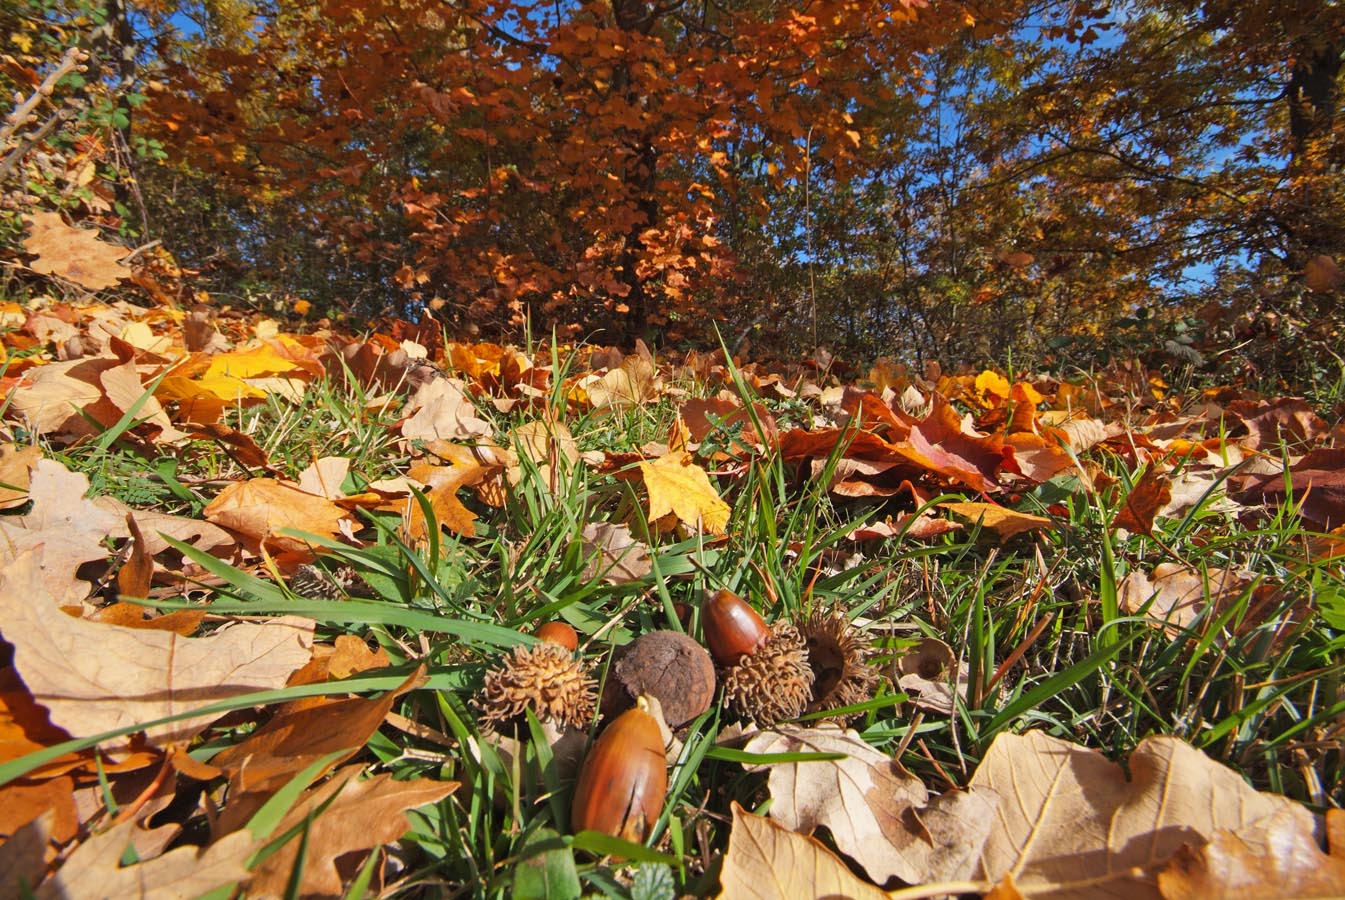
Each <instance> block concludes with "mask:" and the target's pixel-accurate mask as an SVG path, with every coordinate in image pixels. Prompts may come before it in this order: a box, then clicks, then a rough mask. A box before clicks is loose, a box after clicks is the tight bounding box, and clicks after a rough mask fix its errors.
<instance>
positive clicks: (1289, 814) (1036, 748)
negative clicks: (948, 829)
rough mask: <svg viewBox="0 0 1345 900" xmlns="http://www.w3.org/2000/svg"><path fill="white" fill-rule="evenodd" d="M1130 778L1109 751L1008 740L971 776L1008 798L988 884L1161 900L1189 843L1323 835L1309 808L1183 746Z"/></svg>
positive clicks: (1135, 757) (1144, 748) (1066, 899)
mask: <svg viewBox="0 0 1345 900" xmlns="http://www.w3.org/2000/svg"><path fill="white" fill-rule="evenodd" d="M1130 772H1131V779H1130V780H1129V781H1127V780H1126V777H1125V773H1124V772H1123V771H1122V769H1121V767H1120V766H1119V765H1117V764H1115V763H1113V762H1111V761H1109V760H1108V759H1107V758H1106V757H1104V756H1103V755H1102V754H1101V753H1098V752H1097V751H1094V750H1088V749H1085V748H1083V747H1080V746H1078V745H1076V744H1071V743H1068V742H1066V741H1062V740H1059V739H1057V738H1052V737H1049V736H1047V735H1045V734H1043V733H1042V732H1040V731H1032V732H1028V733H1027V734H1024V735H1014V734H1000V735H999V736H998V737H996V738H995V741H994V743H993V744H991V746H990V750H989V751H988V752H987V753H986V756H985V758H984V759H983V760H982V761H981V765H980V766H979V767H978V768H977V770H976V773H975V774H974V775H973V776H972V779H971V787H972V789H973V790H975V789H978V788H980V789H988V790H991V791H993V792H995V793H996V794H998V795H999V807H998V813H997V814H996V816H995V818H994V828H993V829H992V830H991V832H990V836H989V838H988V840H987V841H986V843H985V850H984V853H983V855H982V857H981V868H980V872H979V877H982V878H984V879H986V880H988V881H996V882H997V881H1000V880H1001V879H1003V878H1004V877H1005V876H1011V877H1012V879H1013V883H1014V885H1015V886H1016V887H1017V890H1018V891H1019V892H1020V893H1021V894H1022V896H1023V897H1027V898H1032V900H1046V898H1049V900H1070V898H1078V900H1085V898H1088V900H1092V898H1097V897H1116V898H1126V900H1151V898H1157V897H1159V893H1158V889H1157V887H1156V886H1155V885H1156V882H1155V876H1156V874H1157V872H1158V871H1160V870H1161V869H1163V868H1164V867H1166V866H1167V864H1168V862H1169V860H1171V859H1172V858H1173V856H1174V854H1176V853H1177V852H1178V850H1179V849H1180V848H1181V847H1182V846H1183V845H1184V844H1190V845H1192V846H1200V845H1203V844H1204V843H1205V842H1206V841H1207V840H1209V839H1210V838H1212V837H1213V836H1214V834H1215V832H1216V831H1219V830H1221V829H1222V830H1225V831H1229V832H1232V833H1234V834H1236V835H1237V836H1238V837H1239V839H1241V840H1243V841H1247V842H1249V843H1253V844H1262V845H1265V846H1271V845H1272V841H1271V836H1272V833H1273V832H1271V831H1269V830H1268V829H1270V827H1271V826H1272V825H1274V827H1275V828H1279V827H1292V828H1293V829H1295V830H1301V831H1304V832H1306V833H1308V834H1311V833H1312V831H1313V817H1312V814H1311V813H1309V812H1308V811H1307V810H1306V809H1304V808H1303V807H1301V806H1299V805H1298V804H1296V803H1294V802H1293V801H1291V800H1289V799H1287V798H1285V797H1279V796H1275V795H1273V794H1264V793H1258V792H1257V791H1256V790H1254V789H1253V788H1251V787H1249V786H1248V785H1247V783H1246V782H1245V781H1243V780H1242V778H1241V776H1239V775H1238V774H1237V773H1235V772H1233V771H1231V770H1229V769H1226V768H1224V767H1223V766H1220V765H1219V764H1217V763H1215V762H1213V761H1211V760H1210V759H1209V758H1208V757H1206V756H1205V755H1204V754H1203V753H1201V752H1200V751H1199V750H1196V749H1194V748H1193V747H1191V746H1189V745H1187V744H1185V743H1183V742H1182V741H1179V740H1177V739H1175V738H1168V737H1154V738H1148V739H1146V740H1145V741H1143V742H1142V743H1141V744H1140V745H1139V747H1137V748H1136V749H1135V751H1134V753H1132V754H1131V756H1130ZM1276 817H1286V818H1287V820H1288V823H1291V825H1289V824H1286V825H1285V826H1280V825H1275V823H1276V822H1277V821H1278V819H1277V818H1276Z"/></svg>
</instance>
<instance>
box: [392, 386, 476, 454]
mask: <svg viewBox="0 0 1345 900" xmlns="http://www.w3.org/2000/svg"><path fill="white" fill-rule="evenodd" d="M407 409H408V410H415V412H414V413H413V414H412V415H411V417H410V418H409V419H407V420H406V421H405V422H403V423H402V437H404V438H406V439H408V440H425V441H432V440H445V441H461V440H468V439H471V438H484V437H490V435H491V433H492V432H493V431H494V429H493V428H492V427H491V425H490V423H489V422H487V421H485V420H484V419H482V418H480V417H479V416H477V414H476V407H474V406H473V405H472V401H471V400H470V399H469V398H468V396H467V394H466V392H465V391H464V390H463V387H462V383H461V382H460V381H458V380H456V379H453V378H435V379H433V380H431V381H428V382H426V383H425V384H424V385H423V386H422V387H421V388H420V389H419V390H417V391H416V393H415V395H414V396H412V398H411V400H410V401H409V402H408V403H407Z"/></svg>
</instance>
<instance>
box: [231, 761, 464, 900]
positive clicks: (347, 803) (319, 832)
mask: <svg viewBox="0 0 1345 900" xmlns="http://www.w3.org/2000/svg"><path fill="white" fill-rule="evenodd" d="M358 772H359V768H358V767H351V768H349V769H346V770H345V771H344V772H337V773H336V774H335V775H334V776H332V778H331V779H330V780H329V781H327V782H326V783H325V784H323V785H321V786H319V787H317V788H314V789H312V790H310V791H308V792H307V793H306V794H305V795H304V797H302V798H301V799H300V800H299V802H298V803H297V804H295V806H294V808H293V809H291V810H290V811H289V814H288V815H286V816H285V818H284V819H283V820H282V821H281V823H280V825H279V826H278V827H277V828H276V833H277V834H283V833H284V832H286V831H288V830H289V829H291V828H294V827H296V826H300V825H303V823H304V822H305V820H307V819H309V817H312V820H311V823H310V824H309V825H308V846H307V848H306V850H305V854H306V855H305V859H304V868H303V875H302V876H301V877H300V882H299V887H298V891H297V893H298V895H299V896H302V897H340V896H341V895H342V887H343V886H342V879H341V875H340V873H339V872H338V871H337V867H336V860H337V858H338V857H342V856H345V855H346V854H350V853H355V852H357V851H367V850H372V849H375V848H377V847H381V846H383V845H384V844H387V843H390V842H392V841H395V840H397V839H398V838H399V837H401V836H402V835H403V834H405V833H406V831H407V829H408V828H410V827H411V826H410V823H409V822H407V820H406V816H405V815H404V813H405V811H406V810H408V809H415V808H416V807H417V806H424V805H425V804H427V803H437V802H438V801H440V800H442V799H443V798H445V797H447V796H448V795H449V794H451V793H453V791H454V790H456V789H457V787H458V782H456V781H431V780H429V779H426V778H417V779H412V780H409V781H395V780H393V777H392V776H391V775H389V774H387V773H384V774H381V775H376V776H374V777H373V778H369V779H365V780H360V779H358V778H357V777H356V776H357V775H358ZM239 833H240V834H246V833H247V832H246V831H244V832H239ZM225 840H227V838H226V839H225ZM299 843H300V842H299V838H298V837H295V838H293V839H291V840H290V841H289V842H288V843H286V844H285V845H284V846H283V847H281V848H280V849H279V850H278V851H276V853H275V854H274V855H272V856H269V857H267V858H266V860H265V861H264V862H262V863H261V864H260V865H259V866H258V867H257V869H256V871H255V873H254V874H253V877H252V882H251V883H250V884H249V885H248V894H249V896H255V897H266V896H270V895H276V896H285V895H286V885H287V884H288V882H289V879H290V874H291V872H292V871H293V869H294V865H295V862H296V860H297V859H298V858H299ZM365 858H366V855H365V854H361V856H360V857H359V858H358V859H355V860H353V862H354V863H355V864H356V865H362V864H363V862H364V859H365Z"/></svg>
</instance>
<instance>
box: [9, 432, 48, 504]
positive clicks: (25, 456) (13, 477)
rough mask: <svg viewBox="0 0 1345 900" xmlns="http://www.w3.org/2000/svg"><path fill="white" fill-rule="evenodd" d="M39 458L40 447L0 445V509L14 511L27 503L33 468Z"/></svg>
mask: <svg viewBox="0 0 1345 900" xmlns="http://www.w3.org/2000/svg"><path fill="white" fill-rule="evenodd" d="M41 458H42V448H41V447H38V446H28V447H19V446H18V445H16V444H0V509H14V508H15V507H19V506H23V505H24V504H25V503H27V502H28V485H29V483H30V479H31V477H32V471H33V467H34V466H36V465H37V461H38V460H39V459H41Z"/></svg>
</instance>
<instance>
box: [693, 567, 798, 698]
mask: <svg viewBox="0 0 1345 900" xmlns="http://www.w3.org/2000/svg"><path fill="white" fill-rule="evenodd" d="M702 613H703V616H702V628H703V629H704V631H705V641H706V643H707V644H709V645H710V649H711V652H712V653H713V654H714V657H715V660H716V661H717V662H718V663H719V665H720V666H721V668H722V673H723V681H724V705H725V706H727V707H728V708H729V709H731V710H733V711H734V712H736V713H738V714H739V715H742V716H746V717H747V718H749V719H751V720H753V721H754V722H756V723H757V724H758V725H774V724H775V723H776V722H778V721H780V720H781V719H792V718H794V717H796V716H798V715H801V714H802V713H803V711H804V709H805V708H806V707H807V705H808V701H809V699H810V698H811V696H812V692H811V688H812V683H813V673H812V670H811V669H809V668H808V650H807V647H806V646H805V644H804V641H803V638H802V636H800V634H799V631H798V629H797V628H795V627H794V626H793V625H791V624H789V623H788V622H776V623H775V624H774V625H772V626H770V627H767V625H766V623H765V622H764V621H762V618H761V616H759V615H758V614H757V612H756V610H754V609H752V607H751V606H749V605H748V604H747V602H746V601H744V600H743V599H742V598H741V597H739V596H738V595H737V594H734V593H732V592H730V591H719V592H717V593H716V594H715V595H714V596H712V597H710V598H709V599H707V600H706V602H705V606H704V607H703V610H702Z"/></svg>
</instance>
